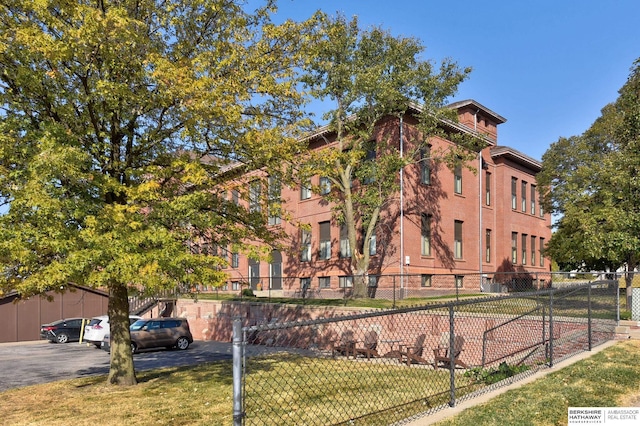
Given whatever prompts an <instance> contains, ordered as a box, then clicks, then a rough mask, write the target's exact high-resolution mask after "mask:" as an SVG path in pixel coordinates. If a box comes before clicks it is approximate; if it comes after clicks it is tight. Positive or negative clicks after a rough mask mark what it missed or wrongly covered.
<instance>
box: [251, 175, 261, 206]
mask: <svg viewBox="0 0 640 426" xmlns="http://www.w3.org/2000/svg"><path fill="white" fill-rule="evenodd" d="M260 186H261V185H260V181H259V180H254V181H252V182H251V183H249V212H251V213H253V212H259V211H260V210H261V208H260V192H261V187H260Z"/></svg>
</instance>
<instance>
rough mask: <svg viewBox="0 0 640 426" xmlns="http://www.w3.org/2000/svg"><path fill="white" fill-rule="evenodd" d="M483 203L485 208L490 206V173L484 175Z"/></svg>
mask: <svg viewBox="0 0 640 426" xmlns="http://www.w3.org/2000/svg"><path fill="white" fill-rule="evenodd" d="M484 203H485V204H486V205H487V206H490V205H491V173H489V172H485V174H484Z"/></svg>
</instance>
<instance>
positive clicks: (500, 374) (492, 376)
mask: <svg viewBox="0 0 640 426" xmlns="http://www.w3.org/2000/svg"><path fill="white" fill-rule="evenodd" d="M529 368H530V367H529V366H528V365H509V364H507V363H506V362H502V363H501V364H500V365H499V366H498V368H494V369H486V368H481V367H476V368H472V369H471V370H469V371H467V372H465V373H464V375H465V377H471V378H473V380H474V381H476V382H480V383H484V384H485V385H491V384H493V383H498V382H499V381H502V380H504V379H507V378H509V377H511V376H515V375H516V374H520V373H522V372H524V371H527V370H529Z"/></svg>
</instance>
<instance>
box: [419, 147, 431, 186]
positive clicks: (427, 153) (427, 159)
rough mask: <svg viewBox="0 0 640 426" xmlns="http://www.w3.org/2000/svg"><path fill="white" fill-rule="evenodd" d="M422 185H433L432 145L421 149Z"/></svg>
mask: <svg viewBox="0 0 640 426" xmlns="http://www.w3.org/2000/svg"><path fill="white" fill-rule="evenodd" d="M420 183H421V184H423V185H431V145H427V146H425V147H424V148H421V149H420Z"/></svg>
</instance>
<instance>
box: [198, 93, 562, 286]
mask: <svg viewBox="0 0 640 426" xmlns="http://www.w3.org/2000/svg"><path fill="white" fill-rule="evenodd" d="M449 107H450V108H453V109H455V110H457V112H458V118H459V121H458V123H453V122H444V121H443V122H442V126H444V127H445V128H446V130H447V131H449V132H463V133H468V134H474V135H480V136H481V137H482V138H483V139H484V141H485V142H486V147H485V148H484V149H482V151H481V152H479V153H478V155H477V156H476V159H475V160H474V161H473V162H472V164H471V166H472V168H473V169H474V170H469V169H467V168H465V167H459V168H456V169H455V170H453V171H452V170H450V169H449V168H447V167H446V166H444V165H443V164H440V163H437V162H432V161H420V162H418V163H417V164H414V165H411V166H409V167H407V168H405V170H404V171H403V173H402V178H401V180H402V190H401V193H400V194H398V200H397V203H394V205H393V206H391V207H390V208H388V209H386V210H385V212H384V215H383V216H382V218H381V220H380V222H379V224H378V228H377V231H376V236H375V240H374V241H373V242H372V244H371V246H370V247H369V249H370V252H371V254H372V261H371V265H370V270H369V280H370V285H371V286H372V287H376V288H378V289H383V288H385V287H387V288H389V287H392V286H393V287H394V288H395V287H396V286H398V285H399V286H400V287H402V286H414V287H417V288H419V289H423V290H427V291H428V290H429V289H432V288H433V287H436V286H434V283H433V280H434V278H435V277H441V276H447V277H450V279H449V280H442V279H440V280H439V281H438V282H439V283H440V284H438V286H440V287H449V288H453V287H463V288H466V289H469V290H473V291H478V290H479V284H478V283H473V284H466V283H463V277H464V276H465V274H485V273H493V272H496V271H504V272H521V273H536V272H548V271H550V262H549V261H548V260H547V259H545V258H544V256H543V255H542V251H541V249H542V248H543V247H544V244H545V242H546V241H548V240H549V238H550V237H551V227H550V225H551V218H550V215H549V214H547V213H545V212H543V210H542V206H541V204H540V203H539V198H538V192H537V188H536V174H537V173H538V172H539V171H540V167H541V164H540V162H539V161H537V160H535V159H532V158H530V157H528V156H527V155H525V154H523V153H520V152H518V151H516V150H514V149H511V148H509V147H506V146H500V145H498V125H500V124H502V123H504V122H505V121H506V120H505V119H504V118H503V117H501V116H500V115H498V114H496V113H495V112H493V111H491V110H490V109H488V108H486V107H484V106H483V105H481V104H479V103H478V102H476V101H473V100H468V101H461V102H456V103H453V104H451V105H450V106H449ZM419 113H420V111H419V109H418V108H417V107H413V108H410V109H409V110H408V111H407V113H406V114H405V115H404V116H403V119H402V120H400V119H399V118H397V117H387V118H386V119H384V120H382V121H381V122H380V123H379V124H378V126H377V131H376V133H375V138H376V140H379V138H382V137H391V138H394V139H393V140H397V141H400V139H402V141H403V143H404V145H403V147H409V146H410V145H411V140H412V138H414V137H416V129H415V124H416V120H415V116H416V114H419ZM332 137H333V135H332V134H331V132H329V130H328V129H327V128H320V129H318V131H317V132H316V133H314V134H313V135H311V137H310V138H309V141H310V147H311V148H312V149H331V143H330V142H331V141H332V139H331V138H332ZM327 141H329V144H327ZM450 144H452V142H451V141H449V140H446V139H442V138H432V139H431V140H430V141H429V146H430V149H433V150H434V151H435V150H441V149H445V148H446V147H447V146H448V145H450ZM321 146H322V147H321ZM399 146H400V145H399V142H398V147H399ZM423 155H424V156H425V159H427V158H429V153H428V152H426V153H423ZM321 179H322V177H320V176H315V177H313V178H312V180H313V182H312V183H313V184H314V185H318V186H320V187H322V186H323V182H322V181H321ZM399 179H400V177H399ZM267 191H269V190H268V189H267ZM279 191H280V197H281V199H282V200H283V209H284V210H285V211H287V212H289V214H290V215H291V216H290V218H288V219H284V218H283V219H280V218H274V219H275V220H274V221H273V223H272V222H271V219H270V223H272V224H273V226H278V227H283V229H284V230H285V231H286V233H287V235H289V236H290V241H288V244H287V245H288V249H287V250H282V251H278V250H274V251H273V252H272V253H271V259H270V260H269V261H253V260H250V259H247V258H246V257H245V256H243V255H240V254H237V253H230V254H229V256H230V265H229V267H228V268H227V269H226V270H227V272H228V273H229V276H230V279H229V282H228V284H227V285H226V286H225V287H224V288H223V290H228V291H233V292H236V291H238V290H240V289H241V288H243V287H244V286H250V287H251V288H253V289H254V290H257V291H267V290H268V291H270V292H271V294H275V295H284V296H294V295H300V292H301V291H302V292H305V293H306V292H307V291H312V292H313V294H315V295H316V297H336V296H339V295H340V294H342V292H344V290H345V289H348V288H349V287H351V285H352V279H353V277H352V276H351V275H350V269H349V259H348V258H346V257H345V255H348V253H345V251H346V249H345V238H346V237H345V235H344V232H342V231H341V228H340V226H339V225H338V224H337V223H336V222H335V221H334V220H333V219H332V213H331V206H330V205H327V204H326V203H324V202H323V201H322V198H321V196H320V195H318V194H314V193H313V192H312V191H311V190H309V189H308V188H305V187H293V188H290V187H282V188H279ZM265 192H266V191H263V192H262V193H265ZM248 193H249V195H248V198H249V199H248V200H246V202H247V203H251V198H252V195H251V194H252V189H251V188H249V191H248ZM256 193H257V194H260V190H257V191H256ZM241 202H242V201H241ZM299 223H303V224H306V227H303V228H301V227H300V226H298V225H297V224H299ZM478 276H479V275H478ZM399 282H400V284H399ZM444 282H446V284H442V283H444ZM205 290H208V288H206V287H205Z"/></svg>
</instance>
